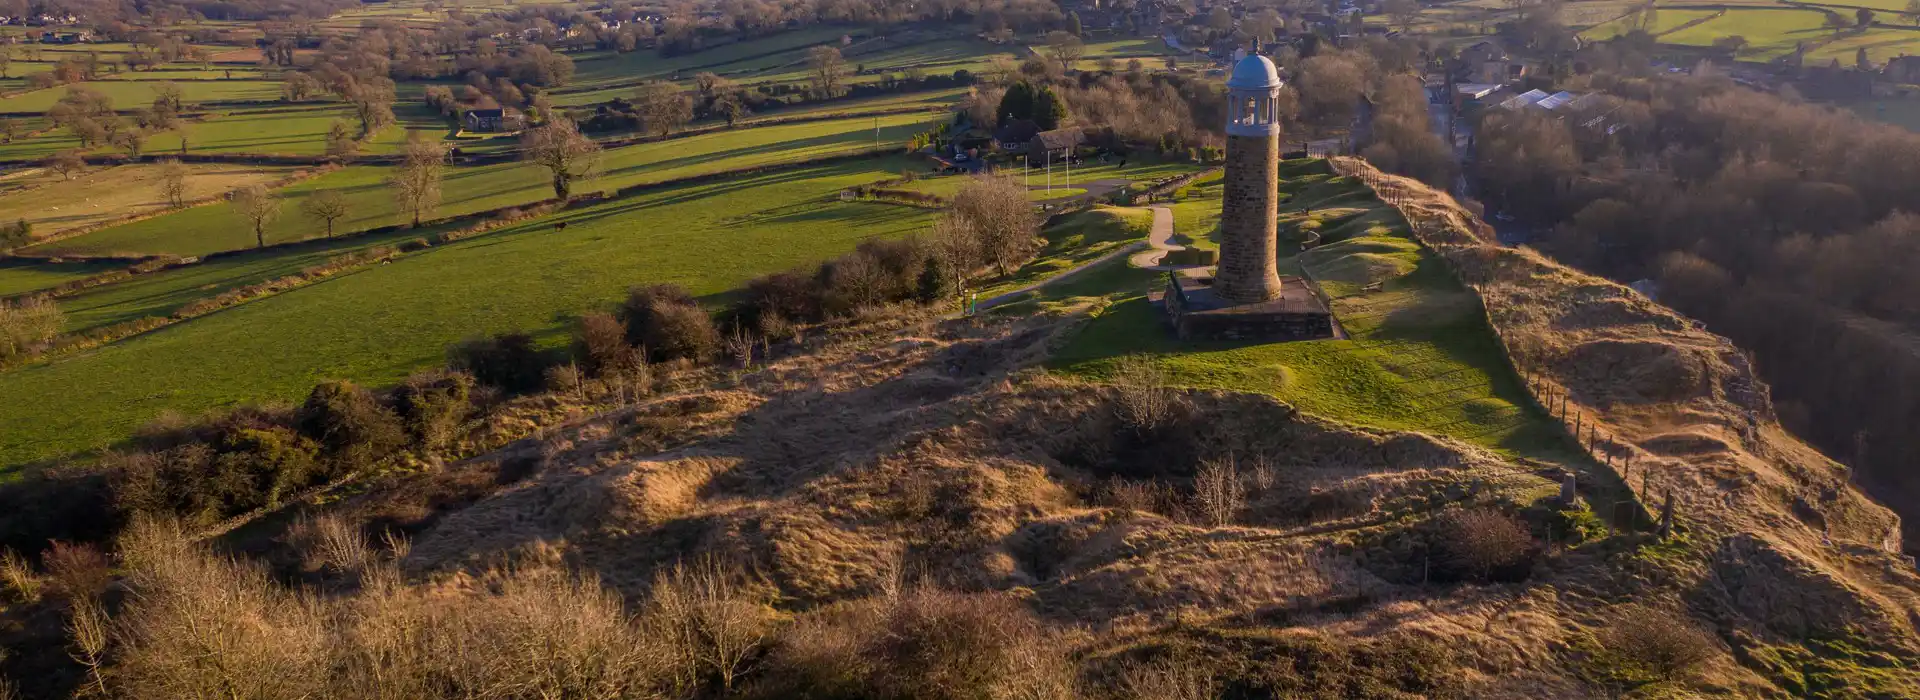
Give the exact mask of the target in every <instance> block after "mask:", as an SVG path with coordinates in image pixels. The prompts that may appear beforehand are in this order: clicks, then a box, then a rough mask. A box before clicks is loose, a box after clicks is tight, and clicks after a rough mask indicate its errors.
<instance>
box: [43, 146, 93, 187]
mask: <svg viewBox="0 0 1920 700" xmlns="http://www.w3.org/2000/svg"><path fill="white" fill-rule="evenodd" d="M41 165H42V166H44V167H46V168H47V169H48V170H52V171H54V172H56V173H60V179H62V180H71V179H73V175H74V173H77V172H80V171H82V170H86V169H87V161H86V159H84V158H81V157H80V152H79V151H75V150H66V151H56V152H54V153H52V154H50V155H48V156H47V157H46V158H45V159H43V160H41Z"/></svg>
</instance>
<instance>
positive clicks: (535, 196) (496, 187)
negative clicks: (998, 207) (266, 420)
mask: <svg viewBox="0 0 1920 700" xmlns="http://www.w3.org/2000/svg"><path fill="white" fill-rule="evenodd" d="M874 123H875V120H874V119H871V118H861V117H856V118H852V119H842V120H835V121H825V122H811V123H804V124H789V125H782V126H767V127H760V128H755V129H740V130H734V131H722V132H716V133H711V134H701V135H699V136H692V137H687V138H683V139H673V140H669V141H662V142H656V143H647V144H638V145H633V146H627V147H623V148H617V149H613V150H611V151H608V152H607V153H606V154H605V156H604V158H603V160H602V163H603V167H604V174H603V175H602V176H601V177H600V178H599V179H598V180H595V181H592V182H589V183H584V184H582V185H581V186H578V187H576V189H575V192H576V193H586V192H591V191H595V190H613V189H618V188H621V187H627V186H630V185H637V184H641V183H647V182H659V181H662V180H670V179H674V178H681V177H688V176H692V175H700V174H705V173H713V172H719V171H723V170H731V169H735V168H744V167H751V166H758V165H768V164H773V163H783V162H804V161H807V160H811V159H815V158H821V157H826V156H832V155H838V154H843V153H848V152H853V151H859V150H863V149H867V148H871V147H872V146H873V145H874V126H873V125H874ZM878 123H879V125H880V127H881V128H880V143H881V144H882V145H886V144H897V143H900V142H902V141H904V140H905V139H906V138H907V137H908V136H909V135H910V134H912V133H913V132H916V131H922V130H924V129H926V128H927V126H928V124H929V118H928V117H926V116H922V115H918V114H908V115H895V116H888V117H880V118H878ZM388 174H389V169H388V168H386V167H384V166H370V165H368V166H351V167H347V168H344V169H342V170H339V171H337V172H334V173H330V174H327V175H323V176H321V177H317V178H314V179H311V180H307V181H305V182H302V183H299V184H296V185H293V186H291V187H288V188H286V189H285V190H283V191H282V192H281V194H282V195H283V202H282V206H281V216H280V218H279V219H277V220H276V221H274V222H273V224H272V225H270V226H269V228H268V230H267V241H268V242H269V243H278V242H286V241H294V240H300V239H304V238H308V237H312V236H316V235H319V234H320V233H321V230H320V227H319V226H318V225H317V224H315V223H314V222H311V221H308V220H306V219H305V218H303V217H302V216H300V214H299V203H300V201H301V200H302V199H304V198H305V197H306V196H308V195H309V194H311V193H313V192H317V191H320V190H323V189H334V190H339V191H341V193H342V194H344V195H345V196H346V198H347V200H348V201H349V202H350V203H351V205H352V207H353V214H351V215H349V216H348V218H346V219H344V220H342V221H340V222H339V223H338V224H337V230H338V231H340V232H349V231H357V230H362V229H367V228H372V227H375V226H383V225H388V224H396V223H404V222H402V221H400V216H399V213H398V205H397V204H396V203H395V202H394V199H393V194H392V190H391V189H390V188H389V187H388V186H387V184H386V180H387V177H388ZM441 189H442V192H443V196H442V202H441V206H440V209H439V215H440V216H453V215H459V214H465V213H470V212H475V211H482V210H487V209H494V208H499V207H506V206H514V205H518V204H527V203H532V202H536V201H540V200H542V199H546V198H548V197H551V196H553V192H552V190H551V189H550V184H549V182H548V179H547V176H546V173H545V171H542V170H540V169H539V168H537V167H535V166H532V165H528V164H524V163H502V164H496V165H487V166H477V167H452V168H448V169H447V173H446V175H445V178H444V180H443V181H442V183H441ZM253 245H254V237H253V233H252V231H251V229H250V228H249V226H248V225H247V224H246V223H245V222H244V221H242V220H241V218H240V217H239V216H238V215H237V214H236V213H234V212H233V210H232V207H231V206H230V205H228V204H226V203H224V202H222V203H217V204H209V205H205V206H200V207H194V208H192V209H187V210H184V211H180V212H176V213H173V214H168V215H166V216H160V217H155V218H151V219H146V220H143V221H138V222H134V223H130V224H127V225H124V226H117V227H114V228H109V229H103V230H100V231H96V232H93V233H89V234H86V235H82V236H77V237H74V238H70V239H67V240H64V241H59V242H56V243H52V244H47V245H44V246H40V247H38V248H36V249H35V250H36V251H37V252H42V253H52V254H78V253H93V254H103V253H108V252H125V253H147V254H156V253H173V254H177V255H204V254H207V253H212V252H217V251H223V250H237V249H241V248H250V247H253Z"/></svg>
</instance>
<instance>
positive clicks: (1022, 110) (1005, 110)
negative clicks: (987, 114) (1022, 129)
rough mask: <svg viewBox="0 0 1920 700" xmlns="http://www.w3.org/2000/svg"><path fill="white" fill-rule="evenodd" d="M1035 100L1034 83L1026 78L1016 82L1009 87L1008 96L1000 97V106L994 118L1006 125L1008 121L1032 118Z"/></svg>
mask: <svg viewBox="0 0 1920 700" xmlns="http://www.w3.org/2000/svg"><path fill="white" fill-rule="evenodd" d="M1033 101H1034V90H1033V84H1032V83H1029V82H1027V81H1025V80H1022V81H1020V82H1017V83H1014V84H1013V86H1012V87H1009V88H1007V94H1006V96H1005V97H1002V98H1000V107H999V110H998V111H997V112H996V113H995V114H994V118H995V119H996V120H998V121H999V123H1000V125H1001V126H1006V125H1007V122H1008V121H1010V120H1014V119H1032V118H1033Z"/></svg>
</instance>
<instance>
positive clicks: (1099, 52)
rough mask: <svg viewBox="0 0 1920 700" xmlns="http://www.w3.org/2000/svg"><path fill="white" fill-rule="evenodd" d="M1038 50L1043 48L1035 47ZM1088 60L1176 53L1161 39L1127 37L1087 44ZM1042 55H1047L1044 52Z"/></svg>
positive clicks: (1154, 37) (1155, 37)
mask: <svg viewBox="0 0 1920 700" xmlns="http://www.w3.org/2000/svg"><path fill="white" fill-rule="evenodd" d="M1034 48H1035V49H1036V50H1040V49H1041V48H1042V47H1040V46H1035V47H1034ZM1086 51H1087V55H1086V58H1101V57H1112V58H1133V57H1136V56H1166V55H1170V54H1173V53H1175V52H1174V51H1173V49H1171V48H1169V47H1168V46H1167V42H1165V41H1162V40H1161V39H1160V37H1157V36H1153V37H1127V38H1124V39H1110V40H1107V41H1090V42H1087V49H1086ZM1042 53H1045V51H1044V50H1042Z"/></svg>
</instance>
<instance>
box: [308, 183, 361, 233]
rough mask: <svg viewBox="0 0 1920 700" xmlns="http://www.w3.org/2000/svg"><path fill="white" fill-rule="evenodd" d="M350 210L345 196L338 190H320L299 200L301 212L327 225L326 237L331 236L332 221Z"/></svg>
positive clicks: (344, 216)
mask: <svg viewBox="0 0 1920 700" xmlns="http://www.w3.org/2000/svg"><path fill="white" fill-rule="evenodd" d="M350 210H351V206H350V205H349V204H348V203H347V198H346V197H342V196H340V192H339V190H320V191H319V192H315V193H313V194H310V195H307V198H306V199H304V200H301V201H300V212H301V213H303V214H306V215H307V218H310V219H314V220H317V221H321V222H324V223H325V224H326V225H327V237H328V238H332V237H333V222H335V221H339V220H340V219H344V218H346V216H347V213H348V212H349V211H350Z"/></svg>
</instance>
